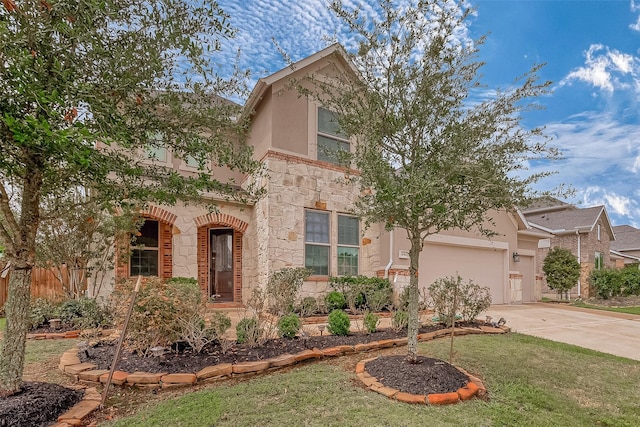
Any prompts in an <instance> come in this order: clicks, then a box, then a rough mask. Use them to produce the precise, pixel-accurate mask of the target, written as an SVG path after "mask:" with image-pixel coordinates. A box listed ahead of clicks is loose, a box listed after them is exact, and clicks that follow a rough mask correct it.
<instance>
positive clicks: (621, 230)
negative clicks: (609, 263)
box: [611, 225, 640, 267]
mask: <svg viewBox="0 0 640 427" xmlns="http://www.w3.org/2000/svg"><path fill="white" fill-rule="evenodd" d="M613 232H614V233H615V235H616V240H614V241H613V242H611V257H612V258H613V257H615V258H616V267H624V266H625V265H629V264H639V263H640V230H639V229H637V228H635V227H632V226H630V225H616V226H614V227H613Z"/></svg>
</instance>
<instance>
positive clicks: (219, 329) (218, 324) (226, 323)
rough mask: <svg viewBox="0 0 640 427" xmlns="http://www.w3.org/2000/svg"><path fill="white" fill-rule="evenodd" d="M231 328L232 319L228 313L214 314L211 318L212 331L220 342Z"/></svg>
mask: <svg viewBox="0 0 640 427" xmlns="http://www.w3.org/2000/svg"><path fill="white" fill-rule="evenodd" d="M230 327H231V318H230V317H229V316H228V315H227V314H226V313H213V315H212V316H211V331H212V332H213V335H214V336H215V337H216V339H217V340H218V341H220V340H221V339H222V337H224V334H225V333H226V332H227V330H229V328H230Z"/></svg>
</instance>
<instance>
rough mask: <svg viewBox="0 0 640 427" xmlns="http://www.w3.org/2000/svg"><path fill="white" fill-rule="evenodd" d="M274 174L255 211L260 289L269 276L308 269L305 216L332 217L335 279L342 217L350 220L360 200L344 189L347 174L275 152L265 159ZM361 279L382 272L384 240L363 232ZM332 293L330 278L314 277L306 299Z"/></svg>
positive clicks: (305, 290) (349, 187)
mask: <svg viewBox="0 0 640 427" xmlns="http://www.w3.org/2000/svg"><path fill="white" fill-rule="evenodd" d="M264 162H265V165H266V166H267V168H268V170H269V182H268V187H267V195H266V196H265V198H264V199H263V200H261V201H260V202H258V204H257V205H256V234H257V237H258V239H257V240H258V245H259V250H258V253H257V258H258V264H259V266H260V273H259V279H258V285H259V286H261V287H264V286H266V280H267V278H268V276H269V275H270V274H271V273H273V272H275V271H277V270H279V269H282V268H285V267H304V263H305V259H304V248H305V241H304V239H305V234H304V233H305V210H306V209H312V210H319V211H326V212H330V213H331V231H330V233H331V247H332V252H331V263H330V270H331V274H336V267H335V259H336V256H337V255H336V253H335V248H336V246H337V231H336V228H337V213H345V214H348V213H349V211H350V210H351V209H352V208H353V203H354V201H355V198H356V197H357V195H358V193H357V189H356V187H355V186H354V185H345V184H343V183H341V182H339V180H341V179H343V178H344V176H345V172H347V170H346V169H344V168H339V167H337V166H334V165H331V164H328V163H325V162H318V161H312V160H308V159H303V158H300V157H297V156H292V155H288V154H283V153H276V152H270V153H268V155H267V157H266V158H265V159H264ZM360 235H361V240H360V252H359V269H360V274H363V275H367V276H374V275H375V273H376V270H378V269H379V268H380V248H379V239H378V238H377V236H376V235H374V233H373V232H372V231H371V230H364V225H363V224H362V223H361V226H360ZM326 290H327V279H326V277H311V278H310V280H308V281H307V282H305V284H304V286H303V288H302V291H301V293H302V294H303V295H305V296H306V295H311V296H319V295H321V294H322V293H324V292H326Z"/></svg>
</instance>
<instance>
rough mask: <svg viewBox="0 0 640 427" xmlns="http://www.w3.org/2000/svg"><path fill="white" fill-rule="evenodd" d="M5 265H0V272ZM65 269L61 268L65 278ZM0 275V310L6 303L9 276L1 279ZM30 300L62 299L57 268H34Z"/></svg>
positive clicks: (62, 293) (62, 292) (62, 291)
mask: <svg viewBox="0 0 640 427" xmlns="http://www.w3.org/2000/svg"><path fill="white" fill-rule="evenodd" d="M4 267H5V265H4V264H3V263H0V271H2V270H3V269H4ZM66 270H67V269H66V268H65V267H62V271H61V272H62V275H63V277H66V274H67V271H66ZM2 276H3V275H2V274H0V308H2V307H4V303H5V302H6V301H7V294H8V289H9V274H7V275H6V277H2ZM31 298H47V299H50V300H52V301H57V300H60V299H62V298H64V289H63V286H62V283H60V280H58V269H57V268H42V267H36V268H34V269H33V270H32V271H31Z"/></svg>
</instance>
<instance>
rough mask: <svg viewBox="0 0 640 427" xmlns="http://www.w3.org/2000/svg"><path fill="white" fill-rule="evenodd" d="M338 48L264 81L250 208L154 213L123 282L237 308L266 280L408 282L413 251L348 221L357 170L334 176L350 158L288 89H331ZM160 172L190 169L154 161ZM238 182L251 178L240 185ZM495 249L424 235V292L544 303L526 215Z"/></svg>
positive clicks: (314, 291)
mask: <svg viewBox="0 0 640 427" xmlns="http://www.w3.org/2000/svg"><path fill="white" fill-rule="evenodd" d="M341 52H342V50H341V48H340V47H339V46H337V45H334V46H331V47H329V48H326V49H324V50H322V51H320V52H318V53H316V54H314V55H312V56H310V57H308V58H306V59H303V60H301V61H299V62H297V63H295V64H293V65H292V66H289V67H287V68H284V69H282V70H280V71H278V72H276V73H274V74H272V75H270V76H269V77H266V78H263V79H260V80H259V81H258V82H257V84H256V86H255V88H254V90H253V92H252V94H251V96H250V97H249V99H248V101H247V105H246V106H245V107H246V109H247V110H248V111H252V112H253V115H252V128H251V133H250V137H249V144H251V145H252V146H253V147H254V155H255V158H256V159H259V160H260V161H261V162H262V163H263V164H264V166H265V167H266V169H267V170H268V175H267V177H265V178H263V182H262V184H263V185H264V187H265V189H266V195H265V196H264V197H262V198H261V199H259V200H258V201H256V202H254V203H247V204H240V203H230V202H224V201H221V202H220V203H219V204H218V211H217V212H216V213H210V212H209V211H207V210H206V208H204V207H199V206H195V205H192V204H191V205H188V206H181V205H177V206H174V207H169V206H151V207H149V209H148V210H147V211H145V212H143V214H144V217H145V219H146V221H145V223H144V225H143V227H142V229H141V230H140V236H138V242H142V243H144V245H145V246H144V248H143V249H136V250H134V251H133V252H132V256H131V257H130V259H129V262H128V263H127V262H121V263H119V264H118V266H117V268H116V276H117V277H119V278H123V277H129V276H135V275H137V274H143V275H158V276H161V277H172V276H186V277H196V278H197V279H198V282H199V284H200V287H201V288H202V291H203V293H205V294H206V295H207V296H208V297H210V298H212V301H214V302H215V303H217V304H227V306H228V305H241V304H243V302H246V301H247V299H248V298H249V297H250V296H251V293H252V290H253V289H255V288H264V287H265V286H266V283H267V279H268V277H269V275H270V274H272V273H273V272H275V271H277V270H279V269H282V268H285V267H306V268H310V269H311V270H312V271H313V274H312V276H311V277H309V279H308V280H307V281H306V282H305V283H304V285H303V288H302V293H303V294H305V295H312V296H320V295H322V294H324V293H325V292H326V291H327V289H328V277H329V276H336V275H358V274H361V275H367V276H375V275H378V276H386V277H389V278H390V279H391V281H392V282H393V283H394V286H395V287H396V291H398V292H399V291H400V290H401V289H402V288H403V287H404V286H405V285H406V284H407V283H408V268H409V260H408V249H409V241H408V239H407V238H406V234H405V231H404V230H394V231H392V232H388V231H385V229H384V226H383V225H382V224H374V225H373V226H371V227H370V228H368V229H365V228H364V224H363V222H362V221H360V220H359V219H358V218H357V217H355V216H353V215H352V214H351V213H350V212H351V211H352V208H353V206H354V201H355V198H356V197H357V195H358V189H357V188H355V187H354V186H353V185H345V184H342V183H340V182H338V181H339V180H340V179H342V178H344V177H345V174H352V173H354V171H351V170H349V169H346V168H344V167H341V166H339V165H338V164H337V162H336V161H335V159H334V158H332V156H331V155H330V154H328V151H327V148H329V149H335V148H338V149H343V150H352V149H353V146H352V141H350V140H349V139H348V138H346V137H345V136H344V135H342V134H340V133H339V132H338V131H337V129H336V127H335V123H334V121H333V115H332V113H331V112H330V111H328V110H325V109H324V108H322V107H321V106H320V105H317V104H316V103H315V102H313V101H312V100H310V99H307V98H305V97H301V96H300V95H299V93H298V92H297V91H296V90H295V89H292V88H291V87H290V85H289V83H290V82H291V80H292V79H296V78H300V77H302V76H304V75H307V74H309V73H313V74H316V75H324V76H325V78H331V76H332V75H335V73H336V72H342V71H344V70H347V71H348V70H349V69H350V67H351V66H350V64H349V63H348V62H347V61H346V60H345V59H344V58H345V57H344V55H343V54H342V53H341ZM160 154H162V156H161V157H162V158H164V159H165V160H166V161H167V167H174V168H179V169H180V170H181V171H183V173H190V170H189V167H188V165H185V164H183V163H184V162H181V161H178V160H174V161H173V163H171V161H170V160H167V159H170V158H171V153H160ZM234 178H235V182H237V183H243V182H244V180H246V179H249V178H248V177H242V176H235V177H234ZM494 222H495V223H496V230H495V231H496V232H497V233H498V235H497V236H496V237H493V238H492V239H488V238H485V237H482V236H480V235H478V234H474V233H469V232H462V231H456V230H452V231H449V232H447V233H441V234H438V235H434V236H431V237H430V238H429V239H428V240H427V242H426V243H425V247H424V251H423V252H422V255H421V260H420V262H421V268H420V276H419V277H420V286H421V288H425V287H427V286H428V285H430V284H431V283H432V282H433V281H434V280H435V279H437V278H439V277H443V276H452V275H455V274H456V273H459V274H460V275H461V276H462V277H463V278H465V279H472V280H473V281H474V282H476V283H478V284H480V285H482V286H489V287H490V288H491V293H492V297H493V302H494V303H500V304H501V303H512V302H514V303H519V302H522V301H535V300H538V299H540V286H539V282H538V283H537V282H536V265H537V261H536V255H537V248H538V241H539V240H540V239H541V238H547V237H549V235H548V234H547V233H545V232H544V231H540V230H536V229H534V228H532V227H530V226H529V225H528V224H527V222H526V220H525V219H524V217H523V216H522V214H521V213H520V212H519V211H518V210H516V209H514V210H513V211H511V212H506V211H505V212H495V213H494Z"/></svg>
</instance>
